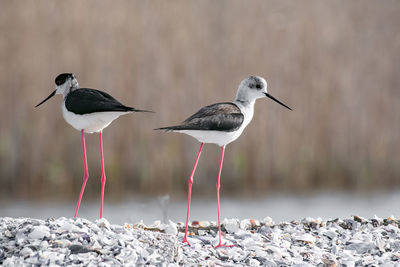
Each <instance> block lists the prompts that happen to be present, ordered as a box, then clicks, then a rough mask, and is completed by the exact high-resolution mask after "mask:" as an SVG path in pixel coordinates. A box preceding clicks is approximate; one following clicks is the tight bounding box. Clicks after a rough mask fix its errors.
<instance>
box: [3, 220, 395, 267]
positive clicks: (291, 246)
mask: <svg viewBox="0 0 400 267" xmlns="http://www.w3.org/2000/svg"><path fill="white" fill-rule="evenodd" d="M399 225H400V220H397V219H395V218H394V217H392V216H391V217H389V218H387V219H381V218H378V217H375V218H373V219H365V218H362V217H359V216H354V217H351V218H348V219H335V220H328V221H324V220H321V219H313V218H305V219H303V220H301V221H291V222H281V223H275V222H273V220H272V219H271V218H269V217H267V218H265V219H263V220H253V219H247V220H238V219H225V220H224V221H223V225H222V232H223V233H222V235H223V241H224V242H225V244H227V245H233V247H227V248H225V247H222V248H218V249H215V248H214V245H216V244H217V243H218V238H217V236H218V227H217V225H216V223H215V222H212V221H211V222H208V221H200V222H197V221H193V222H192V223H191V225H190V226H189V230H190V233H191V236H190V237H189V241H190V242H191V244H192V246H188V245H186V244H182V239H183V232H184V224H183V223H174V222H172V221H169V223H167V224H162V223H161V222H159V221H156V222H154V223H153V224H152V225H145V224H143V223H136V224H128V223H126V224H124V225H113V224H110V223H109V222H108V221H107V220H106V219H104V218H103V219H100V220H96V221H95V222H91V221H88V220H86V219H82V218H78V219H69V218H64V217H61V218H58V219H47V220H37V219H31V218H9V217H4V218H0V265H3V266H37V265H40V266H57V265H62V266H65V265H72V266H138V265H139V266H141V265H151V266H178V265H184V266H190V265H195V266H199V265H200V266H221V265H223V266H243V265H245V266H288V265H291V266H348V267H350V266H377V265H379V266H400V230H399Z"/></svg>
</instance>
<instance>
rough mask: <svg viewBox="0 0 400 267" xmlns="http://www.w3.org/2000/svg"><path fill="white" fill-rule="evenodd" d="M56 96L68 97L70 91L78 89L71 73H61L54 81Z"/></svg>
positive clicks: (77, 84) (76, 81)
mask: <svg viewBox="0 0 400 267" xmlns="http://www.w3.org/2000/svg"><path fill="white" fill-rule="evenodd" d="M55 84H56V94H60V95H63V96H64V97H65V96H66V95H68V94H69V93H70V92H71V91H73V90H75V89H78V88H79V83H78V80H77V79H76V78H75V75H74V74H73V73H61V74H60V75H58V76H57V78H56V79H55Z"/></svg>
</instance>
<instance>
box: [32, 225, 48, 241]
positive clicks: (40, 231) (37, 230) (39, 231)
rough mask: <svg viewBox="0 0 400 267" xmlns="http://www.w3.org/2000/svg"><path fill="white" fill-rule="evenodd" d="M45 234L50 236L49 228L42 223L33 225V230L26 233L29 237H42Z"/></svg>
mask: <svg viewBox="0 0 400 267" xmlns="http://www.w3.org/2000/svg"><path fill="white" fill-rule="evenodd" d="M46 236H50V229H49V228H48V227H47V226H44V225H39V226H35V227H34V228H33V231H32V232H31V233H30V234H29V235H28V237H29V238H30V239H42V238H44V237H46Z"/></svg>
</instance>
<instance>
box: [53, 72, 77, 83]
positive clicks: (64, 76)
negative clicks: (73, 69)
mask: <svg viewBox="0 0 400 267" xmlns="http://www.w3.org/2000/svg"><path fill="white" fill-rule="evenodd" d="M73 77H74V74H72V73H61V74H59V75H58V76H57V77H56V79H55V81H54V82H55V83H56V85H58V86H60V85H62V84H64V83H65V81H66V80H67V79H68V78H73Z"/></svg>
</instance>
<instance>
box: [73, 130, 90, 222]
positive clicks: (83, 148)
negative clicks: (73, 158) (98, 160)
mask: <svg viewBox="0 0 400 267" xmlns="http://www.w3.org/2000/svg"><path fill="white" fill-rule="evenodd" d="M81 135H82V151H83V165H84V167H85V174H84V175H83V184H82V188H81V193H80V194H79V199H78V204H77V205H76V210H75V215H74V218H76V216H77V215H78V211H79V206H80V205H81V200H82V196H83V192H84V191H85V186H86V182H87V180H88V178H89V172H88V169H87V160H86V145H85V131H84V130H83V129H82V130H81Z"/></svg>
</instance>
